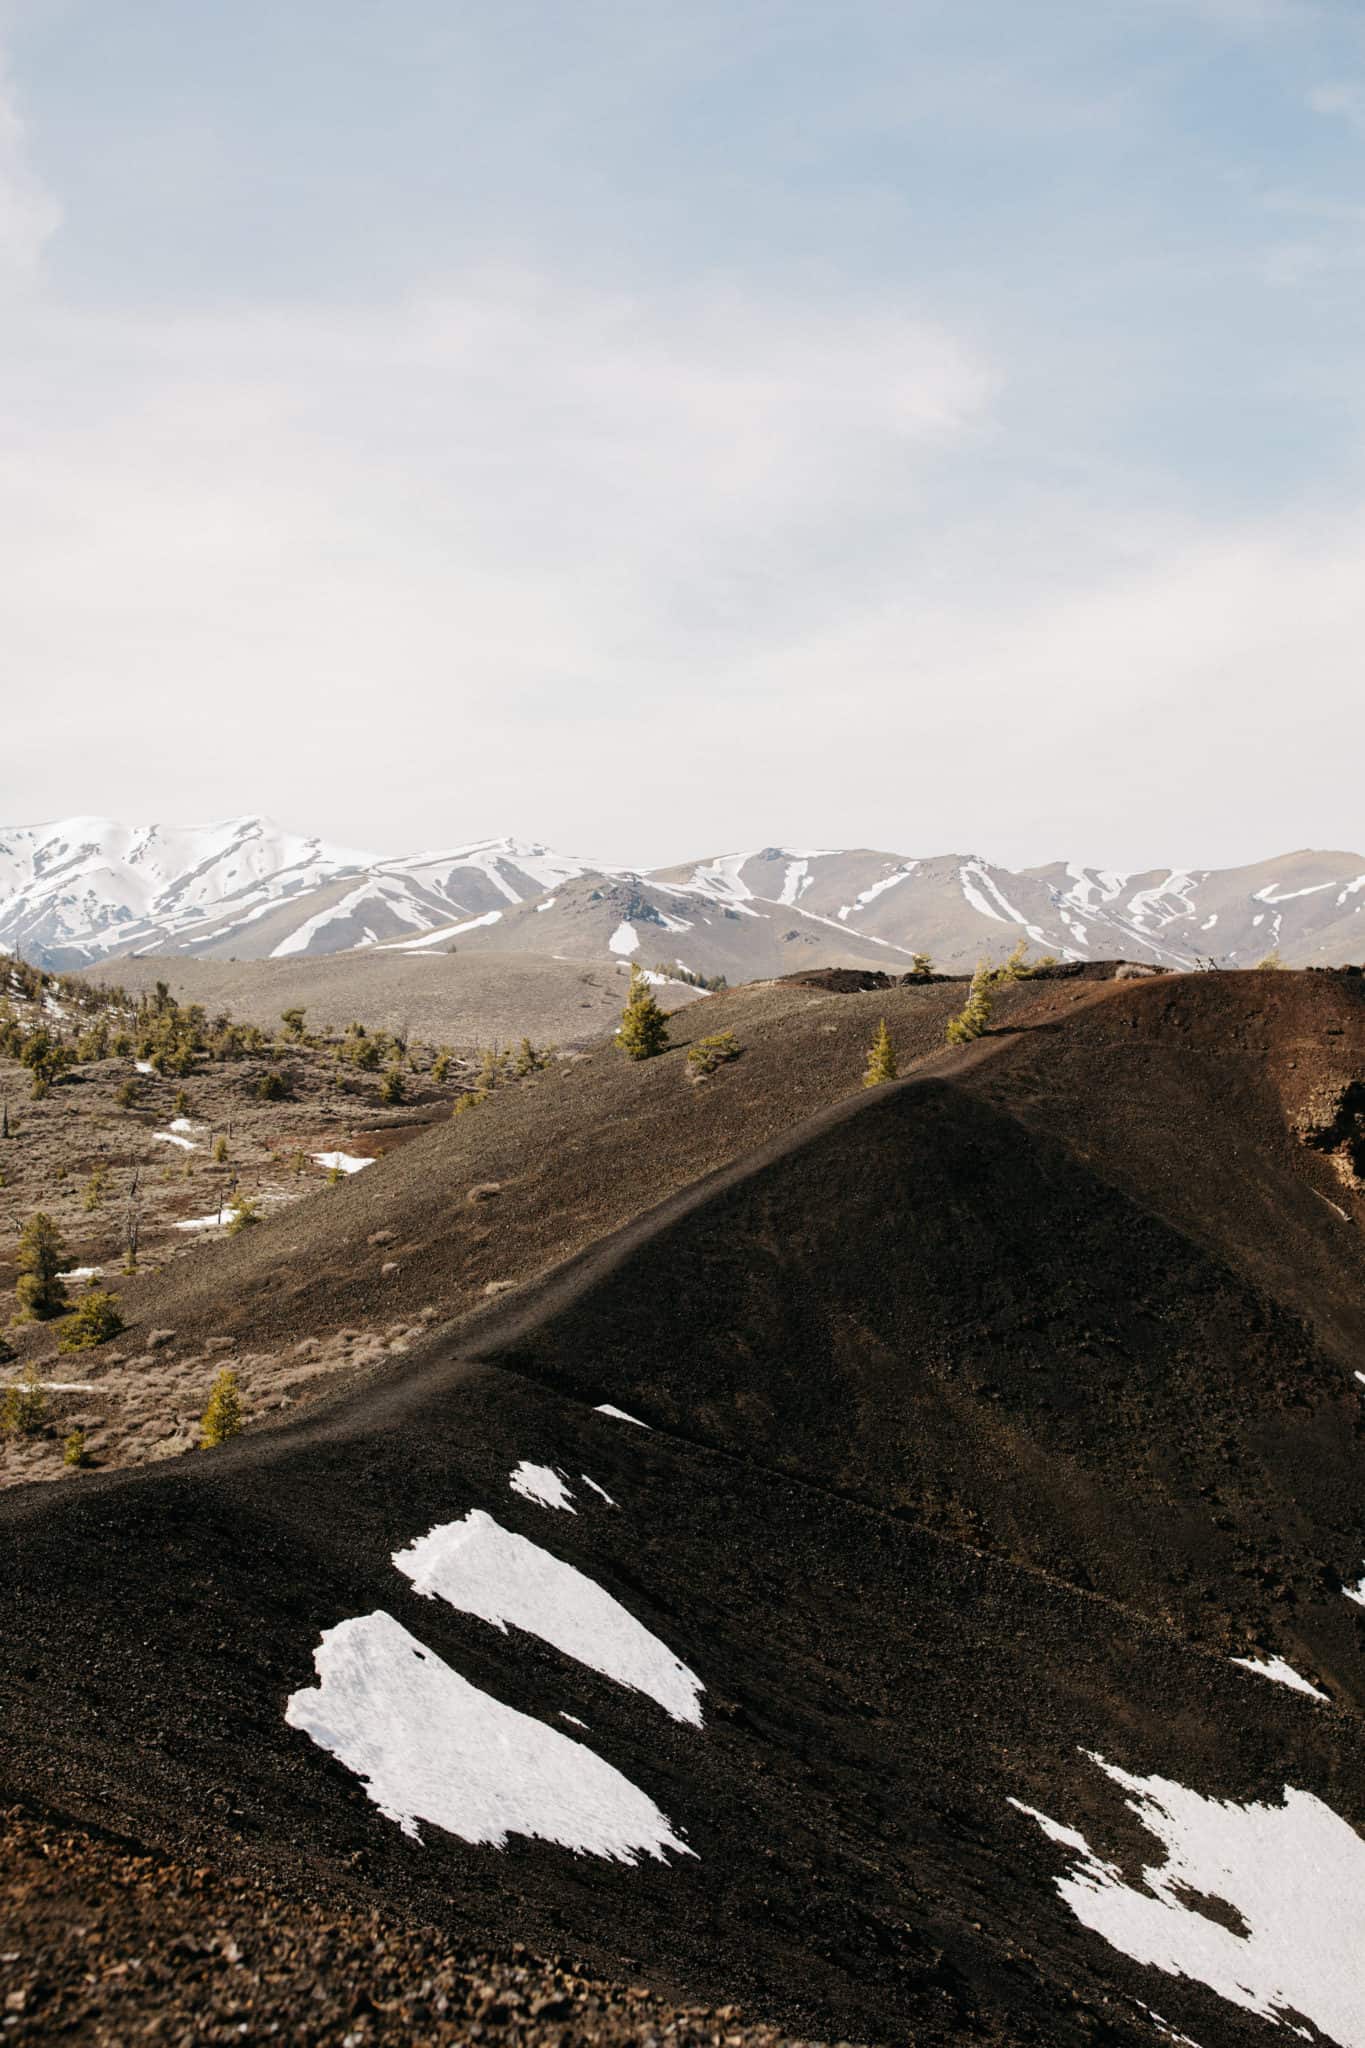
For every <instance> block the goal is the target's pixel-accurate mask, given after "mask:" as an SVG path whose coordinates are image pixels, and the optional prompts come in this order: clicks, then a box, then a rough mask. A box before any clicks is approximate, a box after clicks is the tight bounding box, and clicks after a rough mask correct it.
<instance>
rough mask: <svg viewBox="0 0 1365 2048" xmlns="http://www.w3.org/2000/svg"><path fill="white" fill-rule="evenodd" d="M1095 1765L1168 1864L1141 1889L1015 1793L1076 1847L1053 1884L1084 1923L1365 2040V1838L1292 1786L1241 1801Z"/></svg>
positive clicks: (1232, 1998) (1186, 1970)
mask: <svg viewBox="0 0 1365 2048" xmlns="http://www.w3.org/2000/svg"><path fill="white" fill-rule="evenodd" d="M1091 1761H1092V1762H1094V1763H1096V1764H1098V1766H1099V1768H1100V1769H1101V1770H1102V1771H1104V1772H1105V1774H1106V1775H1107V1776H1108V1777H1110V1778H1112V1779H1113V1781H1114V1782H1115V1784H1118V1785H1122V1786H1123V1787H1124V1789H1125V1790H1126V1791H1128V1792H1131V1793H1132V1794H1133V1797H1132V1798H1131V1799H1130V1800H1129V1801H1128V1805H1129V1806H1130V1807H1131V1809H1132V1811H1133V1812H1134V1813H1135V1814H1136V1815H1137V1816H1138V1818H1139V1820H1140V1821H1141V1822H1142V1825H1143V1826H1144V1827H1145V1828H1147V1829H1148V1830H1149V1831H1150V1832H1151V1834H1153V1835H1154V1836H1155V1837H1156V1839H1157V1841H1158V1842H1159V1843H1160V1845H1161V1847H1162V1849H1163V1851H1164V1852H1165V1860H1164V1861H1163V1862H1161V1863H1159V1864H1154V1865H1148V1866H1147V1867H1146V1868H1145V1869H1144V1870H1143V1872H1142V1876H1141V1885H1142V1889H1138V1887H1137V1885H1135V1884H1129V1883H1128V1882H1127V1881H1126V1880H1125V1878H1124V1875H1123V1872H1122V1871H1121V1870H1120V1869H1119V1867H1118V1865H1117V1864H1114V1863H1106V1862H1104V1861H1102V1860H1101V1858H1100V1857H1098V1856H1097V1855H1096V1854H1095V1851H1094V1850H1093V1849H1092V1848H1091V1847H1090V1844H1089V1843H1088V1842H1087V1840H1086V1839H1085V1836H1084V1835H1082V1834H1080V1833H1078V1831H1077V1830H1076V1829H1075V1828H1068V1827H1064V1826H1062V1825H1061V1823H1060V1822H1058V1821H1055V1820H1050V1819H1049V1818H1048V1816H1047V1815H1046V1814H1044V1813H1039V1812H1038V1811H1037V1809H1036V1808H1035V1807H1031V1806H1025V1805H1024V1804H1023V1803H1022V1802H1021V1801H1020V1800H1017V1799H1012V1800H1011V1801H1010V1804H1011V1805H1012V1806H1014V1807H1017V1808H1018V1810H1019V1811H1020V1812H1021V1813H1026V1814H1028V1815H1029V1817H1030V1818H1031V1819H1032V1820H1035V1821H1036V1822H1037V1823H1038V1825H1039V1827H1040V1828H1041V1829H1042V1830H1043V1832H1044V1834H1045V1835H1046V1836H1047V1837H1048V1839H1049V1840H1050V1841H1053V1842H1056V1843H1057V1844H1059V1846H1061V1847H1062V1848H1065V1849H1069V1850H1071V1851H1073V1852H1074V1854H1075V1856H1076V1858H1077V1861H1076V1862H1075V1863H1074V1864H1073V1865H1072V1867H1071V1868H1070V1870H1068V1872H1067V1873H1066V1875H1065V1876H1064V1877H1059V1878H1058V1879H1057V1880H1056V1884H1057V1890H1058V1892H1059V1893H1060V1894H1061V1896H1062V1898H1063V1899H1064V1900H1065V1902H1066V1904H1067V1905H1068V1906H1069V1907H1070V1908H1071V1910H1072V1912H1073V1913H1074V1914H1075V1915H1076V1917H1077V1919H1078V1920H1080V1921H1082V1922H1083V1924H1084V1925H1085V1926H1087V1927H1089V1928H1091V1929H1093V1931H1094V1932H1095V1933H1096V1934H1099V1935H1101V1936H1102V1937H1103V1938H1104V1940H1105V1941H1107V1942H1108V1943H1109V1944H1110V1946H1111V1947H1112V1948H1116V1949H1118V1950H1119V1951H1120V1953H1121V1954H1123V1955H1126V1956H1131V1957H1132V1958H1133V1960H1134V1961H1135V1962H1139V1963H1144V1964H1148V1965H1151V1966H1152V1967H1154V1968H1156V1969H1158V1970H1165V1971H1166V1972H1168V1974H1170V1975H1172V1976H1181V1977H1191V1978H1193V1979H1194V1980H1195V1982H1196V1983H1200V1984H1206V1985H1207V1986H1208V1987H1209V1989H1210V1990H1211V1991H1214V1992H1216V1993H1217V1995H1218V1996H1219V1997H1220V1998H1225V1999H1226V2000H1227V2001H1228V2003H1229V2004H1231V2005H1236V2006H1239V2007H1240V2008H1241V2009H1242V2010H1243V2011H1244V2012H1252V2013H1256V2014H1258V2015H1259V2016H1260V2017H1261V2018H1262V2019H1268V2020H1272V2021H1277V2022H1278V2021H1281V2020H1286V2021H1287V2020H1288V2016H1289V2015H1290V2014H1298V2015H1302V2017H1303V2018H1304V2019H1306V2020H1310V2021H1311V2022H1312V2023H1313V2025H1314V2026H1315V2027H1317V2028H1318V2030H1319V2031H1320V2032H1321V2033H1322V2034H1323V2035H1324V2036H1325V2037H1326V2038H1327V2039H1328V2040H1331V2041H1335V2042H1337V2043H1339V2044H1340V2048H1365V1972H1363V1971H1362V1968H1361V1960H1360V1959H1361V1955H1362V1952H1365V1841H1362V1840H1361V1837H1360V1836H1359V1835H1358V1834H1357V1833H1356V1831H1355V1829H1354V1828H1352V1827H1350V1826H1349V1825H1348V1824H1347V1823H1346V1822H1345V1821H1344V1820H1342V1819H1341V1817H1340V1816H1339V1815H1338V1814H1336V1813H1334V1812H1333V1810H1332V1808H1331V1807H1330V1806H1326V1805H1324V1804H1323V1802H1322V1801H1321V1800H1320V1799H1317V1798H1315V1797H1314V1795H1313V1794H1312V1793H1311V1792H1301V1791H1297V1790H1296V1789H1295V1788H1294V1787H1293V1786H1290V1785H1286V1786H1285V1788H1284V1793H1283V1797H1282V1801H1281V1803H1280V1804H1279V1805H1278V1806H1272V1805H1269V1804H1267V1805H1258V1804H1254V1803H1253V1804H1251V1805H1247V1806H1238V1805H1237V1804H1235V1803H1234V1802H1233V1801H1231V1800H1219V1799H1205V1798H1203V1797H1201V1795H1200V1794H1199V1793H1197V1792H1191V1791H1188V1790H1187V1789H1186V1787H1185V1786H1183V1785H1177V1784H1174V1783H1173V1782H1172V1781H1171V1780H1170V1779H1167V1778H1158V1777H1153V1778H1138V1777H1132V1776H1130V1775H1129V1773H1128V1772H1127V1771H1123V1770H1120V1769H1119V1767H1118V1766H1117V1765H1116V1764H1111V1763H1107V1762H1106V1761H1105V1759H1104V1758H1103V1757H1101V1756H1092V1758H1091ZM1191 1894H1194V1895H1195V1897H1194V1898H1193V1900H1192V1898H1191ZM1206 1897H1207V1898H1213V1899H1218V1900H1221V1901H1222V1902H1223V1903H1224V1904H1226V1905H1228V1906H1230V1907H1232V1908H1233V1910H1234V1912H1235V1913H1236V1914H1237V1916H1238V1919H1239V1921H1240V1922H1241V1929H1239V1931H1238V1932H1236V1933H1234V1932H1233V1930H1232V1929H1231V1928H1228V1927H1225V1926H1223V1925H1222V1924H1221V1923H1220V1922H1219V1921H1217V1920H1214V1919H1212V1918H1210V1916H1209V1915H1208V1914H1207V1913H1206V1912H1203V1911H1201V1910H1200V1906H1199V1900H1200V1899H1202V1898H1206ZM1243 1930H1244V1931H1243ZM1289 2023H1290V2024H1291V2025H1292V2022H1289ZM1295 2031H1298V2030H1297V2029H1295Z"/></svg>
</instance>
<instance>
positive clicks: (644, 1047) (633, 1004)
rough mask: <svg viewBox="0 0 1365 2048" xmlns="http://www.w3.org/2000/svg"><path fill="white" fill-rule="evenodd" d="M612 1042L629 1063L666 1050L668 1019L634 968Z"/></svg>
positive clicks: (637, 970)
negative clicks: (614, 1040)
mask: <svg viewBox="0 0 1365 2048" xmlns="http://www.w3.org/2000/svg"><path fill="white" fill-rule="evenodd" d="M616 1043H617V1044H618V1045H619V1046H620V1048H621V1050H622V1052H624V1053H626V1054H628V1055H629V1057H630V1058H631V1059H633V1060H649V1059H653V1058H654V1057H655V1055H656V1054H657V1053H661V1052H667V1050H668V1019H667V1017H666V1016H665V1015H664V1013H663V1011H662V1010H661V1009H660V1008H659V1005H658V1004H657V1003H656V1002H655V1000H654V991H653V989H652V988H651V987H650V985H649V983H648V981H647V980H646V979H645V977H644V975H643V974H641V972H640V970H639V968H638V967H632V968H631V970H630V994H629V995H628V996H627V998H626V1006H625V1008H624V1010H622V1012H621V1022H620V1024H619V1026H618V1027H617V1032H616Z"/></svg>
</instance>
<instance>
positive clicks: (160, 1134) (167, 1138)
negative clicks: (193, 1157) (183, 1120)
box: [152, 1131, 199, 1152]
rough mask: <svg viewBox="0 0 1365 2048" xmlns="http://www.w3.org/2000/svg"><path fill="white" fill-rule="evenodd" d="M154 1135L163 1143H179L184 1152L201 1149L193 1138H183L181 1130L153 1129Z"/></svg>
mask: <svg viewBox="0 0 1365 2048" xmlns="http://www.w3.org/2000/svg"><path fill="white" fill-rule="evenodd" d="M152 1136H153V1138H156V1139H159V1140H160V1142H161V1143H162V1144H163V1145H178V1146H179V1147H180V1150H181V1151H182V1152H197V1151H198V1150H199V1147H198V1146H197V1145H196V1144H195V1142H194V1139H193V1138H182V1137H181V1135H180V1133H179V1131H153V1132H152Z"/></svg>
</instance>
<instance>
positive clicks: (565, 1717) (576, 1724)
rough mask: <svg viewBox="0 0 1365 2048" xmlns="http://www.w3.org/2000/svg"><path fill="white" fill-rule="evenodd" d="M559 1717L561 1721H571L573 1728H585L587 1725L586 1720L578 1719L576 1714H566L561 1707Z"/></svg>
mask: <svg viewBox="0 0 1365 2048" xmlns="http://www.w3.org/2000/svg"><path fill="white" fill-rule="evenodd" d="M559 1718H560V1720H561V1721H568V1722H571V1723H572V1725H573V1726H574V1727H575V1728H586V1727H587V1725H588V1724H587V1722H586V1721H580V1720H579V1718H578V1716H577V1714H566V1713H565V1712H564V1711H563V1710H562V1709H561V1710H560V1715H559Z"/></svg>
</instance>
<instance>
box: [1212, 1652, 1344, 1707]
mask: <svg viewBox="0 0 1365 2048" xmlns="http://www.w3.org/2000/svg"><path fill="white" fill-rule="evenodd" d="M1231 1661H1232V1662H1233V1663H1234V1664H1240V1665H1241V1667H1242V1669H1243V1671H1254V1672H1255V1673H1256V1676H1257V1677H1258V1678H1273V1679H1274V1680H1275V1681H1276V1683H1277V1684H1279V1685H1288V1686H1292V1688H1293V1690H1294V1691H1295V1692H1306V1693H1309V1694H1311V1696H1312V1697H1313V1698H1314V1699H1315V1700H1325V1699H1330V1698H1331V1694H1330V1693H1325V1692H1320V1691H1319V1690H1318V1688H1317V1686H1315V1685H1310V1684H1309V1682H1308V1680H1307V1679H1306V1678H1302V1677H1300V1675H1299V1673H1298V1672H1297V1671H1296V1670H1295V1669H1294V1667H1293V1665H1292V1664H1286V1663H1285V1661H1284V1658H1283V1657H1234V1658H1233V1659H1232V1660H1231Z"/></svg>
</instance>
